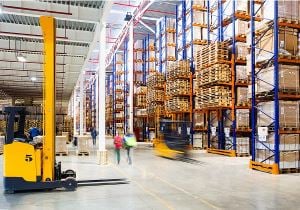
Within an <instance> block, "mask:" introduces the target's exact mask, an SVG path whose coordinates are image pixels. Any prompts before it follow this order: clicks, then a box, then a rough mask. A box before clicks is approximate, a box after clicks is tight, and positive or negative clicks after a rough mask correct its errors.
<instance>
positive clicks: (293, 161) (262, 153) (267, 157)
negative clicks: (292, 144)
mask: <svg viewBox="0 0 300 210" xmlns="http://www.w3.org/2000/svg"><path fill="white" fill-rule="evenodd" d="M255 154H256V155H255V156H256V157H255V160H256V161H257V162H262V161H264V163H265V164H273V163H274V153H273V152H272V151H270V150H266V149H257V150H256V153H255ZM279 159H280V162H279V168H280V169H286V168H299V167H300V164H299V162H300V161H299V151H286V152H280V157H279Z"/></svg>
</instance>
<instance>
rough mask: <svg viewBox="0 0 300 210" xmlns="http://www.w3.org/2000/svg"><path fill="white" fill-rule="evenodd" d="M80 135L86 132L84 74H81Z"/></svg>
mask: <svg viewBox="0 0 300 210" xmlns="http://www.w3.org/2000/svg"><path fill="white" fill-rule="evenodd" d="M79 101H80V102H79V111H80V112H79V119H80V120H79V135H80V136H82V135H83V132H84V125H83V124H84V122H83V121H84V117H83V115H84V108H83V107H84V104H83V103H84V74H81V75H80V95H79Z"/></svg>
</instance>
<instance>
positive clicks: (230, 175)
mask: <svg viewBox="0 0 300 210" xmlns="http://www.w3.org/2000/svg"><path fill="white" fill-rule="evenodd" d="M110 144H111V143H110ZM108 148H110V149H111V146H110V145H109V146H108ZM122 155H123V156H122V160H121V164H120V165H119V166H118V165H116V164H114V160H113V157H114V156H113V153H112V150H110V154H109V156H110V163H109V165H107V166H99V165H97V164H96V158H95V153H94V155H91V156H89V157H77V156H68V157H58V159H59V160H62V162H63V168H64V169H67V168H71V169H74V170H76V171H77V175H78V178H79V179H98V178H121V177H126V178H128V179H129V180H130V184H126V185H114V186H89V187H80V188H78V189H77V191H76V192H64V191H62V190H57V191H54V192H34V193H17V194H13V195H4V194H2V193H1V194H0V209H22V210H26V209H72V210H75V209H89V210H90V209H100V208H101V209H122V210H124V209H180V210H182V209H297V208H299V206H300V200H299V196H300V174H290V175H279V176H274V175H270V174H265V173H261V172H257V171H252V170H249V169H248V167H247V165H248V162H249V161H248V158H229V157H223V156H217V155H211V154H206V153H203V152H200V151H196V152H195V153H194V155H197V159H198V160H200V161H201V162H199V163H197V164H191V163H186V162H181V161H173V160H169V159H164V158H160V157H156V156H154V155H153V151H152V149H151V148H150V147H145V146H144V147H142V148H139V149H136V150H135V151H134V159H133V161H134V162H133V165H131V166H130V165H128V164H127V163H126V157H125V151H123V152H122ZM0 165H1V169H0V173H1V174H2V158H0ZM0 190H1V191H3V183H2V181H1V182H0ZM297 206H298V207H297Z"/></svg>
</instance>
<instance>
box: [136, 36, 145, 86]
mask: <svg viewBox="0 0 300 210" xmlns="http://www.w3.org/2000/svg"><path fill="white" fill-rule="evenodd" d="M143 50H144V49H143V40H137V41H136V42H135V43H134V54H133V62H134V64H133V68H134V82H135V84H142V83H143V62H144V57H143Z"/></svg>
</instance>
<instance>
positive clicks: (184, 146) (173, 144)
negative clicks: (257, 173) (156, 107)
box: [154, 119, 191, 159]
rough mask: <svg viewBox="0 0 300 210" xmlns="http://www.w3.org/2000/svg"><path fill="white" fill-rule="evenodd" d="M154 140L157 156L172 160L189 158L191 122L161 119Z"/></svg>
mask: <svg viewBox="0 0 300 210" xmlns="http://www.w3.org/2000/svg"><path fill="white" fill-rule="evenodd" d="M158 123H159V126H157V127H158V129H157V131H156V132H157V134H156V139H155V140H154V151H155V154H156V155H158V156H161V157H166V158H171V159H182V158H185V157H187V156H189V151H190V149H189V146H190V134H189V129H190V126H191V125H190V124H191V123H190V122H187V121H173V120H169V119H161V120H160V121H159V122H158Z"/></svg>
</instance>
